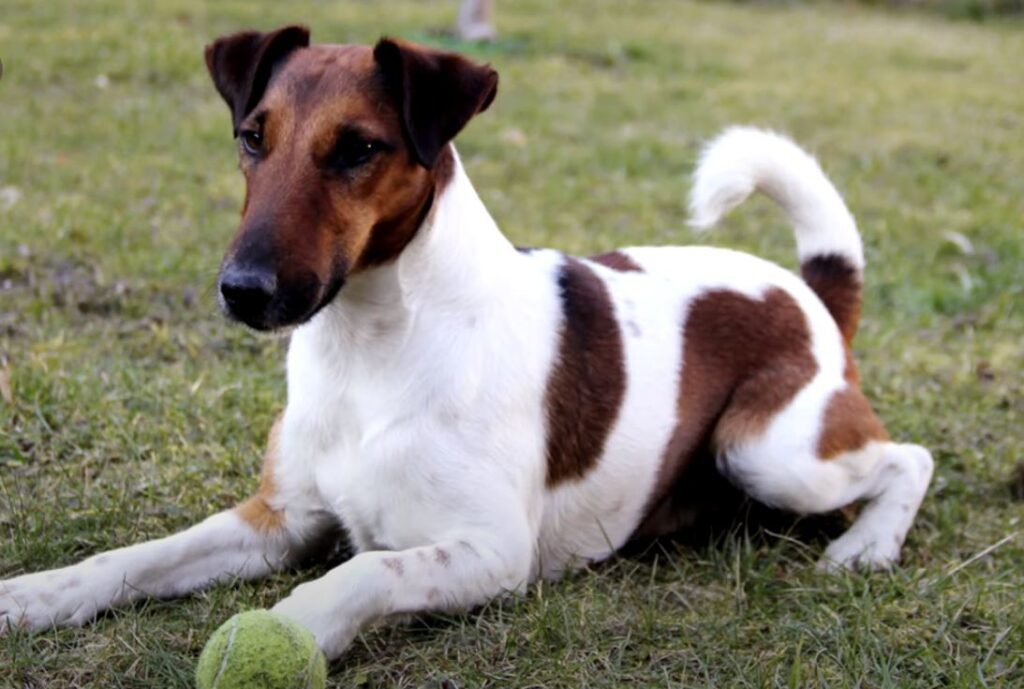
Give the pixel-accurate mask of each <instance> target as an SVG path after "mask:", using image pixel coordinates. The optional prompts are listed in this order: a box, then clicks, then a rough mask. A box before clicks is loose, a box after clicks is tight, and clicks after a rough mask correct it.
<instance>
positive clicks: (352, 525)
mask: <svg viewBox="0 0 1024 689" xmlns="http://www.w3.org/2000/svg"><path fill="white" fill-rule="evenodd" d="M206 63H207V65H208V67H209V71H210V74H211V75H212V78H213V82H214V84H215V86H216V88H217V91H219V92H220V94H221V96H223V97H224V100H226V101H227V104H228V106H229V107H230V110H231V114H232V119H233V125H234V133H235V135H236V137H237V141H238V151H239V158H240V160H241V163H240V166H241V169H242V172H243V173H244V175H245V179H246V194H245V202H244V205H243V207H242V219H241V225H240V227H239V229H238V231H237V233H236V234H235V236H234V239H233V240H232V242H231V244H230V246H229V247H228V250H227V254H226V256H225V258H224V261H223V263H222V265H221V269H220V274H219V277H218V288H219V296H220V300H221V303H222V306H223V308H224V310H225V311H226V312H227V314H228V315H229V316H230V317H232V318H234V319H236V320H238V321H241V322H242V323H245V324H246V325H248V326H249V327H251V328H254V329H256V330H260V331H285V330H287V331H290V333H291V342H290V345H289V349H288V355H287V376H288V403H287V408H286V409H285V411H284V412H283V413H282V414H281V416H280V417H279V418H278V419H277V421H276V423H275V424H274V426H273V429H272V430H271V431H270V438H269V440H268V443H267V450H266V456H265V459H264V462H263V469H262V475H261V481H260V486H259V490H258V492H256V493H255V494H254V495H253V496H252V497H250V498H248V499H247V500H245V501H244V502H242V503H240V504H239V505H238V506H236V507H235V508H234V509H230V510H227V511H224V512H221V513H219V514H215V515H213V516H211V517H209V518H208V519H206V520H205V521H203V522H201V523H200V524H198V525H197V526H194V527H192V528H190V529H188V530H186V531H183V532H181V533H178V534H175V535H172V536H169V537H167V538H161V539H158V540H155V541H150V542H148V543H143V544H141V545H135V546H131V547H127V548H122V549H118V550H113V551H110V552H106V553H102V554H99V555H96V556H94V557H91V558H89V559H87V560H85V561H83V562H81V563H79V564H76V565H72V566H69V567H65V568H63V569H57V570H53V571H49V572H41V573H38V574H29V575H25V576H19V577H17V578H13V579H9V580H7V581H3V582H0V627H5V628H8V629H9V628H12V627H18V626H20V627H22V628H27V629H41V628H46V627H50V626H51V625H79V624H82V623H84V622H87V621H89V620H92V619H93V618H94V617H95V616H96V615H97V613H99V612H100V611H102V610H104V609H107V608H110V607H112V606H117V605H123V604H125V603H128V602H130V601H133V600H137V599H139V598H141V597H144V596H158V597H170V596H180V595H183V594H185V593H188V592H189V591H193V590H196V589H199V588H201V587H204V586H209V585H210V584H212V583H214V582H217V581H224V580H231V579H234V578H236V577H239V578H242V579H255V578H257V577H263V576H266V575H268V574H269V573H271V572H274V571H277V570H280V569H282V568H285V567H287V566H289V564H290V563H294V562H295V561H296V558H298V557H300V556H301V555H302V554H303V553H304V551H307V549H308V547H309V546H310V544H312V543H314V542H316V541H318V539H320V538H322V537H323V534H324V533H325V532H327V531H329V530H332V529H337V525H338V524H339V523H340V524H341V525H342V526H343V528H344V530H345V531H346V532H347V535H348V538H349V539H350V541H351V544H352V546H353V547H354V549H355V550H356V552H357V554H355V555H354V556H353V557H352V558H351V559H349V560H348V561H347V562H344V563H343V564H341V565H340V566H338V567H336V568H335V569H333V570H331V571H329V572H328V573H327V574H326V575H325V576H323V577H321V578H319V579H316V580H314V581H310V582H308V583H304V584H302V585H300V586H298V587H297V588H296V589H295V590H294V591H293V592H292V593H291V595H289V596H288V597H286V598H285V599H284V600H282V601H280V602H279V603H278V604H277V605H276V606H275V608H274V610H276V611H278V612H280V613H283V614H284V615H287V616H288V617H290V618H293V619H295V620H296V621H298V622H300V623H301V624H303V625H305V626H306V627H308V628H309V629H310V630H311V631H312V632H313V634H314V635H315V636H316V639H317V642H318V643H319V644H320V646H321V647H322V648H323V650H324V651H325V652H326V654H327V656H328V657H330V658H335V657H337V656H339V655H340V654H341V653H342V652H343V651H344V650H345V648H346V647H347V646H348V645H349V644H350V643H351V642H352V640H353V638H354V637H355V636H356V634H357V633H358V632H359V631H360V630H361V629H363V628H365V627H366V626H367V625H368V624H369V623H371V622H373V621H375V620H379V619H381V618H386V617H389V616H392V615H396V614H398V613H409V612H418V611H430V610H452V609H467V608H470V607H473V606H477V605H480V604H483V603H484V602H486V601H488V600H490V599H492V598H494V597H496V596H498V595H500V594H502V593H504V592H507V591H519V592H521V591H523V589H524V588H525V587H526V586H527V585H528V584H529V583H530V582H531V581H533V580H535V579H537V578H539V577H557V576H558V575H559V574H560V573H562V572H564V571H566V570H567V569H570V568H572V567H577V566H580V565H583V564H586V563H589V562H594V561H598V560H602V559H604V558H607V557H609V556H611V555H612V554H613V553H615V552H616V551H617V550H618V549H620V548H621V547H623V546H624V545H626V544H628V543H631V542H633V541H634V540H635V539H637V538H639V537H648V536H652V537H653V536H656V535H658V534H665V533H668V532H672V531H673V530H675V529H677V527H678V526H679V525H680V523H681V521H683V520H685V518H686V517H685V515H686V513H687V509H686V508H687V506H686V504H685V503H686V500H685V499H684V498H685V495H686V491H685V486H686V474H687V473H688V471H689V470H690V468H691V467H693V466H695V465H699V464H701V463H706V464H707V465H708V466H713V467H714V468H715V469H716V470H717V472H718V473H719V474H721V475H723V476H725V477H727V478H728V479H729V481H730V482H731V483H732V484H734V485H735V486H737V487H738V488H740V489H741V490H742V491H743V492H744V494H746V495H747V496H750V497H751V498H753V499H755V500H756V501H758V502H760V503H764V504H767V505H769V506H772V507H776V508H781V509H784V510H788V511H792V512H795V513H799V514H810V513H822V512H826V511H831V510H836V509H838V508H842V507H844V506H847V505H850V504H851V503H855V502H863V503H864V506H863V508H862V509H861V511H860V513H859V516H858V517H857V519H856V521H855V522H854V523H853V524H852V526H851V527H850V528H849V530H848V531H846V533H845V534H843V535H842V536H841V537H839V538H838V539H837V540H835V541H834V542H832V543H831V544H830V545H829V546H828V548H827V549H826V550H825V552H824V556H823V558H822V564H823V566H825V567H826V568H831V567H837V568H842V567H854V566H859V567H865V568H878V567H888V566H890V565H892V564H893V563H895V562H896V561H897V560H898V558H899V554H900V548H901V546H902V544H903V541H904V538H905V537H906V535H907V531H908V529H909V528H910V526H911V523H912V521H913V519H914V515H915V513H916V512H917V510H918V508H919V506H920V504H921V500H922V498H923V496H924V494H925V491H926V489H927V486H928V483H929V481H930V478H931V474H932V458H931V455H930V454H929V452H928V451H927V450H925V449H924V448H922V447H920V446H917V445H909V444H901V443H896V442H892V441H891V440H890V439H889V437H888V435H887V434H886V431H885V429H884V428H883V426H882V424H881V422H880V421H879V420H878V418H877V417H876V416H875V414H874V413H873V412H872V410H871V407H870V406H869V404H868V401H867V400H866V399H865V397H864V395H863V394H862V393H861V391H860V389H859V385H858V375H857V368H856V365H855V364H854V361H853V357H852V354H851V348H850V341H851V340H852V339H853V336H854V333H855V332H856V330H857V322H858V319H859V316H860V308H861V283H862V275H863V268H864V256H863V252H862V247H861V239H860V236H859V234H858V232H857V228H856V225H855V224H854V219H853V217H852V216H851V214H850V212H849V211H848V210H847V208H846V206H845V204H844V202H843V200H842V198H841V197H840V195H839V193H838V192H837V191H836V189H835V188H834V187H833V186H832V184H831V183H830V182H829V181H828V180H827V179H826V177H825V175H824V173H823V172H822V170H821V168H820V167H819V166H818V164H817V163H816V162H815V160H814V159H813V158H812V157H810V156H809V155H808V154H807V153H805V152H804V151H802V150H801V149H800V148H798V147H797V146H796V145H795V144H794V143H792V142H791V141H789V140H788V139H785V138H782V137H781V136H778V135H775V134H772V133H769V132H765V131H760V130H756V129H749V128H734V129H729V130H727V131H726V132H725V133H724V134H722V135H721V136H720V137H719V138H717V139H716V140H714V141H713V142H712V143H711V144H710V145H709V146H708V147H707V148H706V150H705V151H704V153H703V155H702V157H701V159H700V162H699V166H698V168H697V171H696V177H695V183H694V187H693V191H692V198H691V210H692V217H693V224H694V225H695V226H696V227H698V228H706V227H710V226H711V225H713V224H714V223H715V222H716V221H717V220H718V219H719V218H720V216H722V214H723V213H725V212H727V211H728V210H729V209H731V208H732V207H734V206H736V205H738V204H739V203H741V202H742V201H743V200H744V199H745V198H746V197H747V196H748V195H749V194H751V193H752V192H755V191H759V192H762V193H764V194H766V195H767V196H768V197H770V198H772V199H773V200H774V201H776V202H777V203H778V204H779V205H780V206H781V207H782V209H783V210H784V211H785V212H786V213H787V214H788V217H789V219H790V221H791V222H792V225H793V228H794V230H795V234H796V243H797V252H798V255H799V259H800V271H801V277H798V276H796V275H795V274H793V273H791V272H789V271H787V270H785V269H783V268H781V267H779V266H777V265H775V264H772V263H769V262H767V261H764V260H762V259H760V258H756V257H754V256H750V255H748V254H744V253H739V252H736V251H729V250H725V249H717V248H710V247H703V246H694V247H658V248H655V247H643V248H630V249H622V250H618V251H613V252H610V253H606V254H602V255H600V256H595V257H592V258H577V257H572V256H567V255H565V254H563V253H561V252H559V251H555V250H550V249H542V250H517V249H516V248H515V247H514V246H513V245H512V244H511V243H510V242H509V240H508V239H506V238H505V236H504V235H502V233H501V231H500V230H499V229H498V227H497V225H496V224H495V222H494V220H493V219H492V218H491V216H490V214H489V213H488V212H487V209H486V208H485V207H484V204H483V203H482V202H481V200H480V197H479V196H478V195H477V193H476V191H475V190H474V188H473V185H472V184H471V183H470V181H469V178H468V177H467V175H466V172H465V170H464V169H463V166H462V164H461V163H460V161H459V157H458V155H457V154H456V152H455V149H454V148H453V145H452V143H451V142H452V139H453V138H454V137H455V135H456V134H458V133H459V131H460V130H461V129H462V128H463V127H464V126H465V125H466V124H467V123H468V122H469V120H470V119H471V118H472V117H473V116H474V115H476V114H478V113H480V112H483V111H484V110H486V109H487V107H488V106H489V105H490V104H491V102H492V101H493V100H494V96H495V92H496V89H497V85H498V75H497V73H496V72H495V71H494V70H493V69H491V68H490V67H489V66H483V65H479V64H475V63H474V62H472V61H470V60H468V59H466V58H464V57H461V56H459V55H456V54H452V53H446V52H441V51H438V50H434V49H430V48H426V47H422V46H418V45H414V44H411V43H406V42H403V41H398V40H390V39H383V40H381V41H380V42H378V43H377V44H376V45H375V46H372V47H371V46H362V45H310V44H309V32H308V30H307V29H306V28H304V27H297V26H292V27H286V28H282V29H279V30H277V31H273V32H269V33H257V32H246V33H238V34H234V35H230V36H225V37H223V38H220V39H219V40H217V41H216V42H214V43H213V44H212V45H210V46H208V47H207V49H206Z"/></svg>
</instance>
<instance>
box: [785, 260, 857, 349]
mask: <svg viewBox="0 0 1024 689" xmlns="http://www.w3.org/2000/svg"><path fill="white" fill-rule="evenodd" d="M800 274H801V275H802V276H803V279H804V282H806V283H807V286H808V287H810V288H811V289H812V290H813V291H814V293H815V294H817V295H818V298H819V299H821V301H822V303H824V304H825V308H827V309H828V312H829V313H830V314H832V318H833V319H835V322H836V324H837V325H838V326H839V331H840V332H841V333H842V334H843V339H844V340H845V341H846V342H851V341H852V340H853V337H854V335H856V334H857V325H858V324H859V323H860V309H861V276H860V271H859V270H857V269H856V268H855V267H853V265H851V264H850V262H849V261H848V260H847V259H846V258H845V257H843V256H838V255H836V254H827V255H825V256H815V257H814V258H812V259H810V260H809V261H805V262H804V263H803V264H802V265H801V266H800Z"/></svg>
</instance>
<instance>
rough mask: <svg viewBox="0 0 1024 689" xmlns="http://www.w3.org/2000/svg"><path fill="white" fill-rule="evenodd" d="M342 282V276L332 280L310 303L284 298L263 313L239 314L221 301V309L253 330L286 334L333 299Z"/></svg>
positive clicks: (309, 318)
mask: <svg viewBox="0 0 1024 689" xmlns="http://www.w3.org/2000/svg"><path fill="white" fill-rule="evenodd" d="M344 284H345V280H344V278H341V279H339V280H336V281H334V282H332V283H331V285H330V286H329V287H328V288H327V289H325V290H323V291H322V293H321V294H320V295H319V298H318V299H317V300H316V301H314V302H313V303H312V305H309V304H308V303H305V304H304V303H301V302H299V301H297V300H284V301H282V302H280V303H279V302H277V301H276V300H275V302H272V303H271V304H270V307H269V308H268V309H267V310H266V311H265V312H264V313H261V314H240V313H235V312H233V311H232V310H231V309H230V308H228V307H227V306H226V305H225V304H224V303H223V302H222V303H221V309H222V310H223V312H224V314H225V315H226V316H227V317H228V318H229V319H230V320H232V321H234V322H236V323H241V324H242V325H244V326H246V327H247V328H249V329H250V330H252V331H254V332H257V333H261V334H264V335H288V334H290V333H291V332H292V331H293V330H295V329H296V328H298V327H300V326H302V325H305V324H306V323H308V322H309V321H311V320H312V319H313V317H314V316H316V315H317V314H318V313H320V311H322V310H323V309H324V307H325V306H327V305H328V304H330V303H331V302H332V301H334V298H335V297H336V296H337V295H338V292H339V291H340V290H341V288H342V286H343V285H344Z"/></svg>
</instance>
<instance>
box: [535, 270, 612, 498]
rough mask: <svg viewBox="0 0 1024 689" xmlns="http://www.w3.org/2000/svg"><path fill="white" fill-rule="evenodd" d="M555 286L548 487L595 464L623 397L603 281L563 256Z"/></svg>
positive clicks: (548, 397)
mask: <svg viewBox="0 0 1024 689" xmlns="http://www.w3.org/2000/svg"><path fill="white" fill-rule="evenodd" d="M558 288H559V290H560V296H561V300H562V317H563V321H562V326H561V332H560V335H559V345H558V354H557V355H556V357H555V361H554V365H553V368H552V370H551V373H550V375H549V377H548V383H547V391H546V393H545V397H544V406H545V409H546V411H547V485H548V486H549V487H551V486H556V485H558V484H559V483H562V482H563V481H571V480H575V479H579V478H582V477H583V476H584V475H585V474H586V473H587V471H588V470H589V469H590V468H591V467H593V466H594V464H595V463H596V462H597V460H598V458H599V457H600V456H601V453H602V452H603V451H604V445H605V442H606V440H607V439H608V434H609V433H610V432H611V429H612V425H613V424H614V423H615V419H616V418H618V415H619V408H620V407H621V405H622V400H623V398H624V397H625V394H626V370H625V357H624V353H623V345H622V334H621V333H620V332H619V324H618V322H617V321H616V319H615V312H614V307H613V305H612V302H611V299H610V298H609V296H608V290H607V289H606V287H605V285H604V283H603V282H602V281H601V279H600V278H599V277H597V275H595V274H594V272H593V271H592V270H591V269H590V268H588V267H587V266H586V265H584V264H583V263H582V262H580V261H578V260H576V259H573V258H567V259H566V260H565V263H564V264H563V265H562V267H561V268H560V270H559V272H558Z"/></svg>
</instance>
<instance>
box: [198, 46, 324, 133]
mask: <svg viewBox="0 0 1024 689" xmlns="http://www.w3.org/2000/svg"><path fill="white" fill-rule="evenodd" d="M308 45H309V29H307V28H306V27H304V26H285V27H283V28H280V29H278V30H277V31H270V32H268V33H261V32H259V31H243V32H241V33H235V34H231V35H228V36H222V37H221V38H218V39H217V40H216V41H214V42H213V43H211V44H210V45H208V46H206V68H207V69H209V70H210V76H211V77H212V78H213V85H214V86H216V87H217V91H218V92H219V93H220V95H221V96H222V97H223V98H224V100H225V101H226V102H227V104H228V107H229V108H231V125H232V129H233V131H234V134H235V136H238V125H239V124H241V122H242V120H243V119H245V116H246V115H248V114H249V113H250V112H251V111H252V109H253V108H254V107H256V104H257V103H259V101H260V98H262V97H263V92H264V91H265V90H266V88H267V83H268V82H269V81H270V76H271V74H272V73H273V70H274V65H276V64H277V63H278V62H280V61H281V60H282V59H284V58H285V57H286V56H287V55H288V54H289V53H291V52H292V51H293V50H295V49H296V48H305V47H306V46H308Z"/></svg>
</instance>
